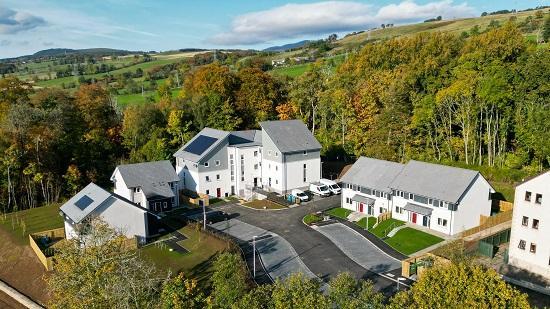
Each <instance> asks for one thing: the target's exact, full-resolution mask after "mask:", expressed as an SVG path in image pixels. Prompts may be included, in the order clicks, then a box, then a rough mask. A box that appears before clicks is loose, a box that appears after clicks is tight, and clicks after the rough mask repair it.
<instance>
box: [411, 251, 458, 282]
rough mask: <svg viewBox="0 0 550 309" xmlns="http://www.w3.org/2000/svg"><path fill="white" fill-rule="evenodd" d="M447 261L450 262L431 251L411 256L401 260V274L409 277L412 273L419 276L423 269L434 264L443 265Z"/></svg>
mask: <svg viewBox="0 0 550 309" xmlns="http://www.w3.org/2000/svg"><path fill="white" fill-rule="evenodd" d="M448 263H450V261H449V260H447V259H446V258H444V257H441V256H437V255H435V254H431V253H426V254H423V255H420V256H416V257H411V258H408V259H405V260H403V261H401V276H403V277H405V278H409V277H410V276H412V275H417V276H418V277H420V276H421V275H422V272H424V270H426V269H428V268H430V267H432V266H434V265H444V264H448Z"/></svg>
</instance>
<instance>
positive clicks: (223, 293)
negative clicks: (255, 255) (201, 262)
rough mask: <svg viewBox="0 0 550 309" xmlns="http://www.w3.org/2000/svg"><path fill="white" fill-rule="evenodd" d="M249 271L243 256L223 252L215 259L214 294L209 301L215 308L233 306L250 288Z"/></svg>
mask: <svg viewBox="0 0 550 309" xmlns="http://www.w3.org/2000/svg"><path fill="white" fill-rule="evenodd" d="M248 287H249V285H248V282H247V273H246V267H245V265H244V262H243V261H242V259H241V257H240V256H239V255H237V254H234V253H227V252H225V253H222V254H220V255H219V256H218V257H217V258H216V260H215V261H214V274H213V275H212V294H211V295H210V300H209V303H210V304H211V306H212V307H214V308H231V306H232V305H233V304H234V303H236V302H237V301H238V300H239V299H240V298H241V297H243V296H244V295H245V294H246V292H247V290H248Z"/></svg>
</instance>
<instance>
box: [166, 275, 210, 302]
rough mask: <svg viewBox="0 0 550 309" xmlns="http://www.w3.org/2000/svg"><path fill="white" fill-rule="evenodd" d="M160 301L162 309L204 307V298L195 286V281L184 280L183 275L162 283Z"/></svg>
mask: <svg viewBox="0 0 550 309" xmlns="http://www.w3.org/2000/svg"><path fill="white" fill-rule="evenodd" d="M160 301H161V304H162V308H164V309H202V308H204V307H205V306H206V297H205V296H204V294H203V293H202V291H201V290H200V289H199V287H198V286H197V280H196V279H188V278H185V276H184V275H183V273H180V274H178V275H177V276H176V277H174V278H172V279H170V280H167V281H166V282H164V285H163V286H162V293H161V295H160Z"/></svg>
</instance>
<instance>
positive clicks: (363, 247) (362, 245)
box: [314, 223, 401, 273]
mask: <svg viewBox="0 0 550 309" xmlns="http://www.w3.org/2000/svg"><path fill="white" fill-rule="evenodd" d="M314 229H316V230H317V231H318V232H320V233H321V234H323V235H325V236H326V237H327V238H328V239H330V241H332V242H333V243H334V244H335V245H336V246H337V247H338V248H339V249H340V250H342V252H344V253H345V254H346V255H347V256H349V257H350V258H351V259H352V260H353V261H354V262H355V263H357V264H359V265H361V266H362V267H364V268H365V269H367V270H370V271H373V272H376V273H387V272H390V271H393V270H396V269H399V268H400V267H401V262H400V261H399V260H397V259H395V258H393V257H391V256H389V255H387V254H386V253H384V252H382V250H380V249H379V248H378V247H376V246H375V245H373V244H372V243H371V242H370V241H368V240H367V239H366V238H365V237H363V236H362V235H360V234H359V233H357V232H356V231H354V230H352V229H351V228H349V227H347V226H345V225H343V224H342V223H333V224H328V225H323V226H316V227H314Z"/></svg>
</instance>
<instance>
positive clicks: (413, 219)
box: [412, 212, 416, 223]
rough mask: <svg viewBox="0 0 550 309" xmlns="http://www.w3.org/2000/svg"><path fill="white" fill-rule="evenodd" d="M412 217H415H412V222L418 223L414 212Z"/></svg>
mask: <svg viewBox="0 0 550 309" xmlns="http://www.w3.org/2000/svg"><path fill="white" fill-rule="evenodd" d="M412 215H413V217H412V221H413V223H416V213H414V212H413V214H412Z"/></svg>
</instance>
